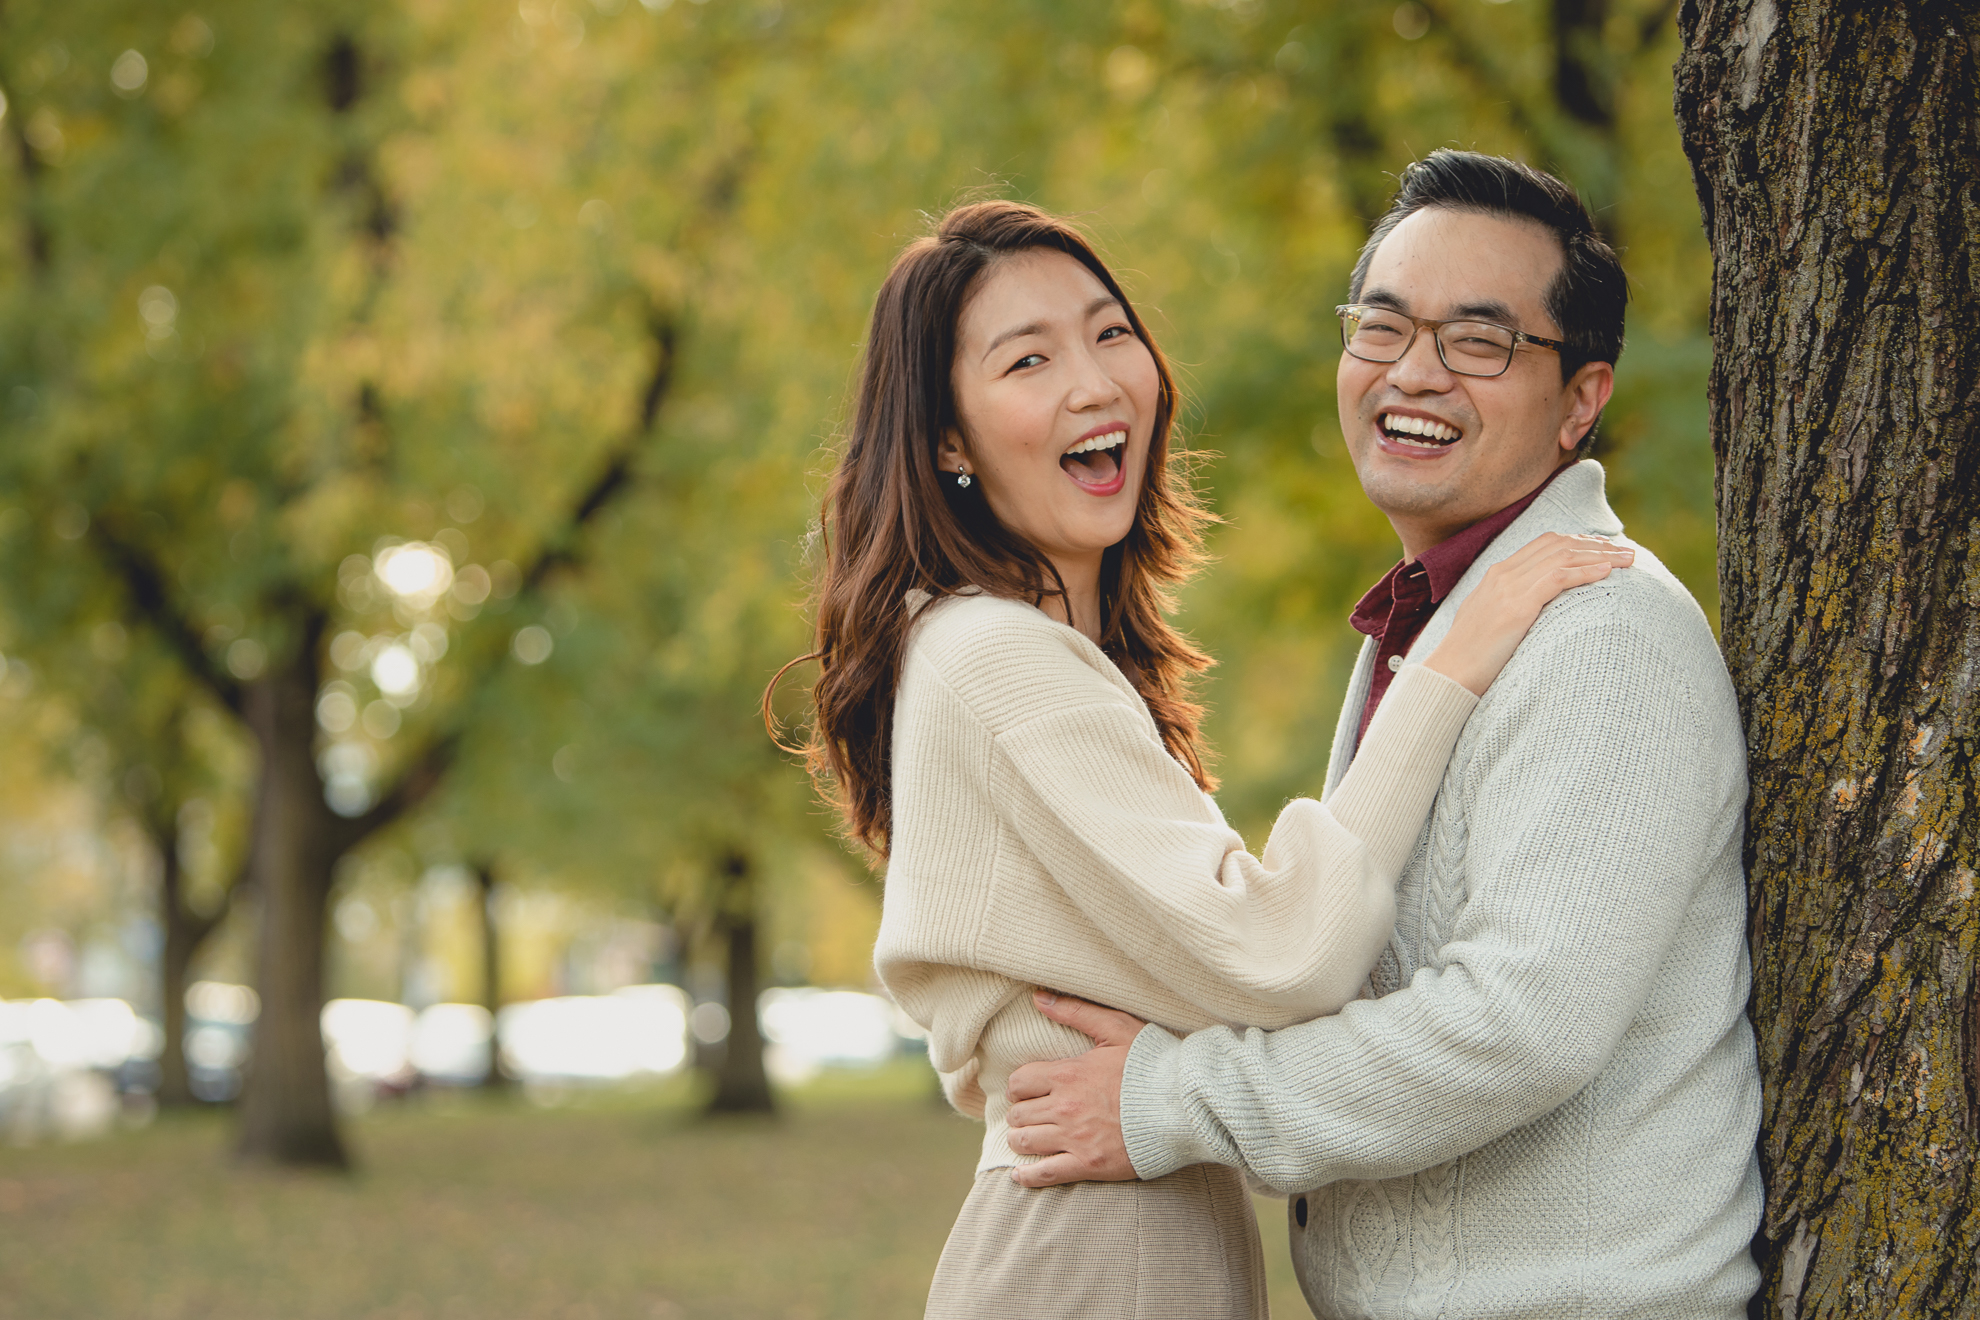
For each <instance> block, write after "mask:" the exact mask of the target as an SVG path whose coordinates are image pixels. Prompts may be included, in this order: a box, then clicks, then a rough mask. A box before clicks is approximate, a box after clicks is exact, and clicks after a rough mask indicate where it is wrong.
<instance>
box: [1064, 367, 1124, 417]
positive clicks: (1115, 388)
mask: <svg viewBox="0 0 1980 1320" xmlns="http://www.w3.org/2000/svg"><path fill="white" fill-rule="evenodd" d="M1073 370H1074V371H1075V372H1076V373H1078V374H1077V375H1076V376H1075V378H1074V380H1073V387H1072V392H1071V394H1070V396H1069V397H1068V398H1067V400H1066V402H1067V403H1068V404H1069V405H1070V406H1071V407H1072V409H1073V410H1074V411H1075V412H1079V411H1083V410H1085V409H1087V408H1102V407H1105V406H1106V405H1108V404H1110V403H1112V402H1113V401H1114V400H1116V399H1118V398H1120V397H1121V387H1120V383H1119V382H1118V381H1116V380H1115V379H1114V378H1113V377H1112V376H1111V375H1109V374H1108V373H1107V370H1106V368H1104V367H1103V366H1101V365H1100V363H1099V362H1098V361H1097V360H1096V359H1095V358H1094V357H1093V355H1092V354H1091V353H1082V354H1079V355H1078V357H1077V358H1076V359H1075V361H1074V363H1073Z"/></svg>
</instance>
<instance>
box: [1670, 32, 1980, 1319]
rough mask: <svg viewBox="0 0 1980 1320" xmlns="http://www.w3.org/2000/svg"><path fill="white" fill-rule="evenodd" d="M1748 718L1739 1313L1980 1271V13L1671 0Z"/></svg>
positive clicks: (1897, 1298)
mask: <svg viewBox="0 0 1980 1320" xmlns="http://www.w3.org/2000/svg"><path fill="white" fill-rule="evenodd" d="M1680 24H1681V30H1682V36H1683V39H1684V53H1683V56H1682V58H1681V59H1680V61H1679V64H1678V69H1677V112H1678V118H1679V121H1680V123H1681V126H1682V128H1683V130H1684V138H1685V148H1686V151H1687V153H1688V155H1689V156H1690V159H1691V162H1692V166H1693V169H1694V171H1695V174H1696V178H1697V185H1698V194H1699V200H1700V204H1701V206H1702V209H1703V213H1704V219H1705V226H1706V230H1707V232H1708V235H1709V237H1710V239H1711V243H1712V250H1713V253H1714V257H1715V263H1716V268H1715V274H1714V281H1713V298H1712V335H1713V341H1714V345H1715V348H1716V352H1715V360H1714V364H1713V369H1712V380H1711V413H1712V433H1713V446H1714V451H1715V453H1716V454H1717V458H1718V523H1719V538H1720V539H1719V579H1720V591H1721V594H1722V598H1723V601H1724V630H1723V636H1724V644H1725V650H1726V657H1727V661H1728V664H1729V665H1730V667H1731V670H1732V674H1733V679H1734V683H1735V685H1736V686H1737V688H1738V691H1739V696H1740V702H1741V710H1742V712H1743V714H1744V718H1745V721H1746V732H1747V747H1748V756H1749V761H1750V774H1751V779H1752V799H1751V803H1750V805H1749V809H1748V812H1749V814H1748V828H1747V845H1746V846H1747V863H1748V868H1749V871H1748V873H1749V877H1750V880H1749V888H1750V900H1751V908H1752V941H1753V953H1754V993H1753V1005H1752V1009H1753V1018H1754V1024H1755V1027H1756V1029H1757V1033H1758V1039H1759V1049H1760V1067H1761V1074H1762V1078H1763V1082H1764V1100H1763V1105H1764V1109H1763V1120H1762V1122H1763V1127H1762V1133H1761V1152H1760V1153H1761V1162H1762V1165H1763V1167H1764V1169H1765V1171H1766V1174H1767V1184H1768V1195H1767V1211H1766V1219H1765V1221H1764V1223H1763V1225H1762V1229H1761V1232H1760V1235H1759V1237H1758V1238H1757V1239H1756V1242H1755V1249H1756V1255H1757V1257H1758V1259H1759V1261H1760V1265H1761V1268H1762V1270H1763V1272H1764V1277H1765V1283H1764V1286H1763V1289H1762V1293H1761V1296H1760V1297H1759V1298H1757V1299H1756V1302H1755V1309H1756V1313H1764V1314H1765V1315H1767V1316H1769V1317H1773V1316H1781V1317H1783V1318H1784V1320H1800V1318H1801V1317H1811V1316H1900V1315H1902V1316H1952V1315H1962V1316H1970V1315H1972V1314H1973V1313H1974V1308H1975V1306H1976V1305H1977V1304H1980V1284H1976V1278H1975V1275H1976V1263H1975V1262H1976V1255H1977V1254H1980V1215H1976V1213H1975V1210H1976V1204H1980V1202H1976V1193H1977V1192H1980V1186H1976V1158H1975V1157H1976V1139H1975V1138H1976V1125H1980V1000H1976V983H1975V980H1974V976H1973V971H1974V952H1975V938H1976V933H1977V932H1980V910H1976V907H1975V903H1974V872H1975V869H1976V867H1980V803H1976V795H1975V792H1974V784H1975V776H1974V755H1975V752H1976V749H1977V748H1980V672H1977V671H1980V558H1976V557H1975V555H1974V551H1973V547H1974V537H1975V533H1976V531H1980V441H1976V427H1975V417H1976V405H1980V269H1976V266H1975V253H1976V252H1980V233H1976V232H1975V231H1976V228H1980V194H1977V193H1976V183H1975V162H1976V161H1980V123H1977V122H1976V121H1977V120H1980V79H1976V70H1975V57H1976V51H1980V15H1976V12H1975V10H1974V8H1973V7H1972V6H1971V5H1954V4H1948V3H1936V4H1931V3H1917V2H1913V3H1896V4H1890V5H1864V6H1851V5H1838V4H1816V3H1812V0H1687V3H1686V4H1685V6H1684V8H1683V11H1682V13H1681V15H1680Z"/></svg>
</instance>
